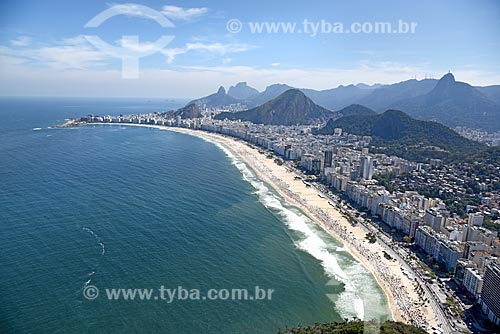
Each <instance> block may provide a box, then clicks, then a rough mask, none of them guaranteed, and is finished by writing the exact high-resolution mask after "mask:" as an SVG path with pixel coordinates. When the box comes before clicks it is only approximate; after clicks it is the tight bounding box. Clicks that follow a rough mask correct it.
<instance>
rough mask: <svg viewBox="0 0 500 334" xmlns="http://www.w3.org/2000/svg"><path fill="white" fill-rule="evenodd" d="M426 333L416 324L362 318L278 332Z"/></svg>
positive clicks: (340, 333) (279, 332)
mask: <svg viewBox="0 0 500 334" xmlns="http://www.w3.org/2000/svg"><path fill="white" fill-rule="evenodd" d="M358 333H359V334H362V333H380V334H426V332H425V331H424V330H422V329H420V328H417V327H415V326H411V325H406V324H403V323H401V322H394V321H386V322H384V323H382V324H378V323H376V322H374V321H371V322H366V323H365V322H363V321H360V320H353V321H341V322H331V323H326V324H314V325H313V326H306V327H297V328H286V329H284V330H282V329H279V330H278V334H358Z"/></svg>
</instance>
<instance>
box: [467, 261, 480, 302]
mask: <svg viewBox="0 0 500 334" xmlns="http://www.w3.org/2000/svg"><path fill="white" fill-rule="evenodd" d="M463 285H464V286H465V288H466V289H467V291H469V292H470V293H472V294H473V295H474V297H476V298H479V295H480V294H481V291H482V290H483V277H482V276H481V275H480V273H479V271H478V270H477V269H476V268H474V267H470V268H465V270H464V276H463Z"/></svg>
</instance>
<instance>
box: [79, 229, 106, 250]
mask: <svg viewBox="0 0 500 334" xmlns="http://www.w3.org/2000/svg"><path fill="white" fill-rule="evenodd" d="M82 230H84V231H85V232H87V233H89V234H90V235H92V236H93V237H94V238H95V240H96V241H97V244H98V245H99V246H100V247H101V255H104V254H105V253H106V248H105V247H104V243H103V242H102V241H101V238H100V237H99V236H98V235H97V234H96V233H95V232H94V231H92V230H91V229H90V228H88V227H83V228H82Z"/></svg>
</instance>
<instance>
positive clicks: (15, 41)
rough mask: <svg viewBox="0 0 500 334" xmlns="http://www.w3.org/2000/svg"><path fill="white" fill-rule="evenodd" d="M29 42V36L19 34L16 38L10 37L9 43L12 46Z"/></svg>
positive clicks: (24, 44)
mask: <svg viewBox="0 0 500 334" xmlns="http://www.w3.org/2000/svg"><path fill="white" fill-rule="evenodd" d="M30 42H31V37H28V36H19V37H18V38H16V39H12V40H11V41H10V44H12V45H13V46H26V45H28V44H29V43H30Z"/></svg>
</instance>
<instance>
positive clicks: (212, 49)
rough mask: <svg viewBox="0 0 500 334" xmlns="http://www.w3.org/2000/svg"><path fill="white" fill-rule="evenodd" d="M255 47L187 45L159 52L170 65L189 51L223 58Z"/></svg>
mask: <svg viewBox="0 0 500 334" xmlns="http://www.w3.org/2000/svg"><path fill="white" fill-rule="evenodd" d="M254 48H255V46H253V45H249V44H240V43H231V44H222V43H202V42H196V43H187V44H186V45H185V46H184V47H182V48H175V49H164V50H162V51H161V53H163V54H164V55H165V56H166V57H167V63H169V64H170V63H172V62H173V60H174V59H175V57H176V56H178V55H181V54H185V53H188V52H190V51H198V52H208V53H210V54H215V55H218V56H224V55H226V54H231V53H239V52H245V51H248V50H251V49H254Z"/></svg>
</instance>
